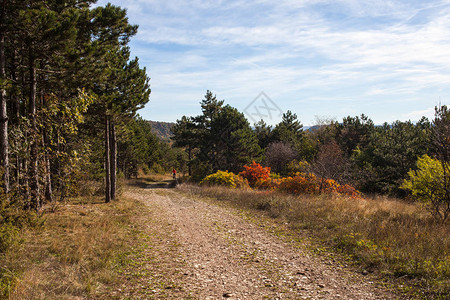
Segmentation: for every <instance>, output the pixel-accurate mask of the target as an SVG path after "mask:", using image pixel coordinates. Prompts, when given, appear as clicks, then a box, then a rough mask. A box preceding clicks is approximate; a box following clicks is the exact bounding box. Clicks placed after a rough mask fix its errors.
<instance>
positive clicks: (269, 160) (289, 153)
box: [265, 142, 297, 173]
mask: <svg viewBox="0 0 450 300" xmlns="http://www.w3.org/2000/svg"><path fill="white" fill-rule="evenodd" d="M296 156H297V153H296V152H295V150H294V149H293V148H292V147H291V145H289V144H287V143H284V142H274V143H271V144H270V145H269V146H268V147H267V150H266V159H265V162H266V164H267V165H268V166H269V167H270V168H271V169H272V171H273V172H275V173H280V172H283V171H284V169H285V167H286V165H287V164H288V163H289V162H291V161H292V160H294V159H295V158H296Z"/></svg>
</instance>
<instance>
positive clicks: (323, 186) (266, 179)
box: [201, 161, 361, 198]
mask: <svg viewBox="0 0 450 300" xmlns="http://www.w3.org/2000/svg"><path fill="white" fill-rule="evenodd" d="M201 184H202V185H205V184H206V185H223V186H228V187H232V188H236V187H248V185H250V186H251V187H252V188H256V189H260V190H268V191H281V192H285V193H289V194H294V195H298V194H310V195H318V194H341V195H346V196H349V197H352V198H360V197H361V193H360V192H359V191H358V190H356V189H355V188H354V187H353V186H351V185H348V184H343V185H341V184H339V183H337V182H336V181H335V180H333V179H327V178H319V177H317V176H316V175H314V174H313V173H301V172H298V173H295V174H293V175H292V176H290V177H284V178H277V177H276V176H271V174H270V168H269V167H263V166H261V165H260V164H258V163H256V162H254V161H253V163H252V164H251V165H250V166H247V165H245V166H244V171H242V172H240V173H239V175H235V174H233V173H231V172H227V171H225V172H224V171H218V172H216V173H214V174H211V175H209V176H207V177H206V178H205V179H203V180H202V182H201Z"/></svg>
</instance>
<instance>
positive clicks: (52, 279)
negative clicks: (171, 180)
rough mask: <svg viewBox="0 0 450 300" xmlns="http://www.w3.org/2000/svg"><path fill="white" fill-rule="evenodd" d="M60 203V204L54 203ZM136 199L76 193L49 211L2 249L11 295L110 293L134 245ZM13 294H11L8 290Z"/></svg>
mask: <svg viewBox="0 0 450 300" xmlns="http://www.w3.org/2000/svg"><path fill="white" fill-rule="evenodd" d="M48 209H49V210H50V209H54V208H48ZM138 209H139V208H137V207H136V203H134V202H132V201H118V202H113V203H110V204H108V205H106V204H104V203H103V201H102V199H100V198H97V199H95V198H89V199H87V198H82V199H81V198H80V199H72V200H71V201H69V203H68V204H67V205H64V206H60V207H57V208H56V212H54V213H51V212H47V213H46V214H45V215H44V218H45V225H43V226H42V227H40V228H32V229H28V230H27V231H26V232H23V234H22V239H23V242H22V243H21V244H20V245H17V246H15V247H12V248H10V249H9V250H8V251H7V252H6V253H4V254H3V255H2V263H1V267H2V268H3V272H2V273H3V275H4V276H9V282H10V283H11V284H10V286H9V287H8V286H3V287H2V289H3V290H2V291H1V292H2V293H1V294H2V295H3V296H4V297H9V298H10V299H74V298H78V297H81V298H107V296H106V295H108V293H109V292H110V290H111V288H112V287H114V285H115V284H116V283H117V281H118V280H119V277H118V275H117V272H116V265H115V263H116V260H117V257H118V256H119V255H120V253H122V252H123V251H125V249H127V247H129V242H128V240H129V239H130V237H131V236H132V235H133V232H132V230H131V229H130V224H131V221H130V220H131V219H132V218H133V215H134V214H136V211H137V210H138ZM8 294H9V295H8Z"/></svg>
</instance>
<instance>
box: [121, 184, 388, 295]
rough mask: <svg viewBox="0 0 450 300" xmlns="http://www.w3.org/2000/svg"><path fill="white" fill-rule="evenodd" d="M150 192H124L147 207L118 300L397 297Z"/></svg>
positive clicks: (167, 193) (259, 230)
mask: <svg viewBox="0 0 450 300" xmlns="http://www.w3.org/2000/svg"><path fill="white" fill-rule="evenodd" d="M156 187H157V186H151V185H149V186H147V187H146V188H143V187H133V188H130V189H128V190H127V191H126V192H125V196H126V197H131V198H134V199H136V200H138V201H141V202H142V203H144V204H145V206H146V207H147V208H148V211H147V212H146V213H145V214H142V216H140V217H139V218H138V219H137V220H136V224H141V225H142V224H144V227H143V229H142V230H143V231H144V232H145V237H146V238H145V239H144V240H145V241H143V242H142V243H141V244H146V245H148V247H147V246H145V247H143V248H142V249H145V250H142V251H141V252H139V251H137V252H136V253H135V254H133V255H134V256H133V255H131V256H130V258H129V259H130V260H132V261H133V262H134V264H133V266H132V267H128V268H127V269H126V270H125V271H124V274H125V275H124V276H125V277H124V278H128V280H129V281H125V282H124V284H123V287H122V288H121V289H120V290H119V291H116V292H115V293H116V296H118V297H120V296H119V295H122V296H123V295H128V296H129V297H131V298H155V299H160V298H171V299H225V298H230V299H395V298H396V297H395V296H393V295H392V294H390V293H388V292H386V291H384V290H382V289H381V288H379V287H377V286H376V284H375V283H373V282H370V281H369V279H368V277H366V276H363V275H361V274H358V273H356V272H354V271H351V270H349V269H347V268H345V267H343V266H341V265H339V264H338V263H337V262H333V261H332V260H331V259H323V258H321V257H319V255H317V254H312V253H310V252H309V251H308V250H307V249H306V248H305V247H301V246H299V243H298V242H289V241H287V240H286V239H285V238H284V239H282V238H280V237H277V236H276V234H273V233H271V232H270V230H268V229H267V228H264V227H262V226H261V225H257V224H256V223H255V222H252V221H251V220H249V219H248V218H245V217H244V216H243V214H241V213H240V212H239V211H238V210H236V209H233V208H227V207H224V206H223V205H217V204H215V203H214V202H212V201H206V200H201V199H197V197H194V196H190V195H189V194H186V193H180V191H178V189H164V188H156ZM267 226H270V225H267ZM136 273H137V274H138V275H137V276H136ZM133 274H134V275H133ZM139 274H140V275H139ZM133 276H134V278H138V280H135V279H133Z"/></svg>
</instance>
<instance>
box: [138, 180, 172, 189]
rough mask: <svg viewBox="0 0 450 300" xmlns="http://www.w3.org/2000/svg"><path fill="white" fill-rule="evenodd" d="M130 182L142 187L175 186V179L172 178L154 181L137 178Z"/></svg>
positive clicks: (167, 187)
mask: <svg viewBox="0 0 450 300" xmlns="http://www.w3.org/2000/svg"><path fill="white" fill-rule="evenodd" d="M130 184H131V185H132V186H137V187H140V188H143V189H170V188H175V187H176V186H177V181H176V180H173V179H169V180H162V181H154V180H151V179H146V178H138V179H135V180H133V181H132V182H131V183H130Z"/></svg>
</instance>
